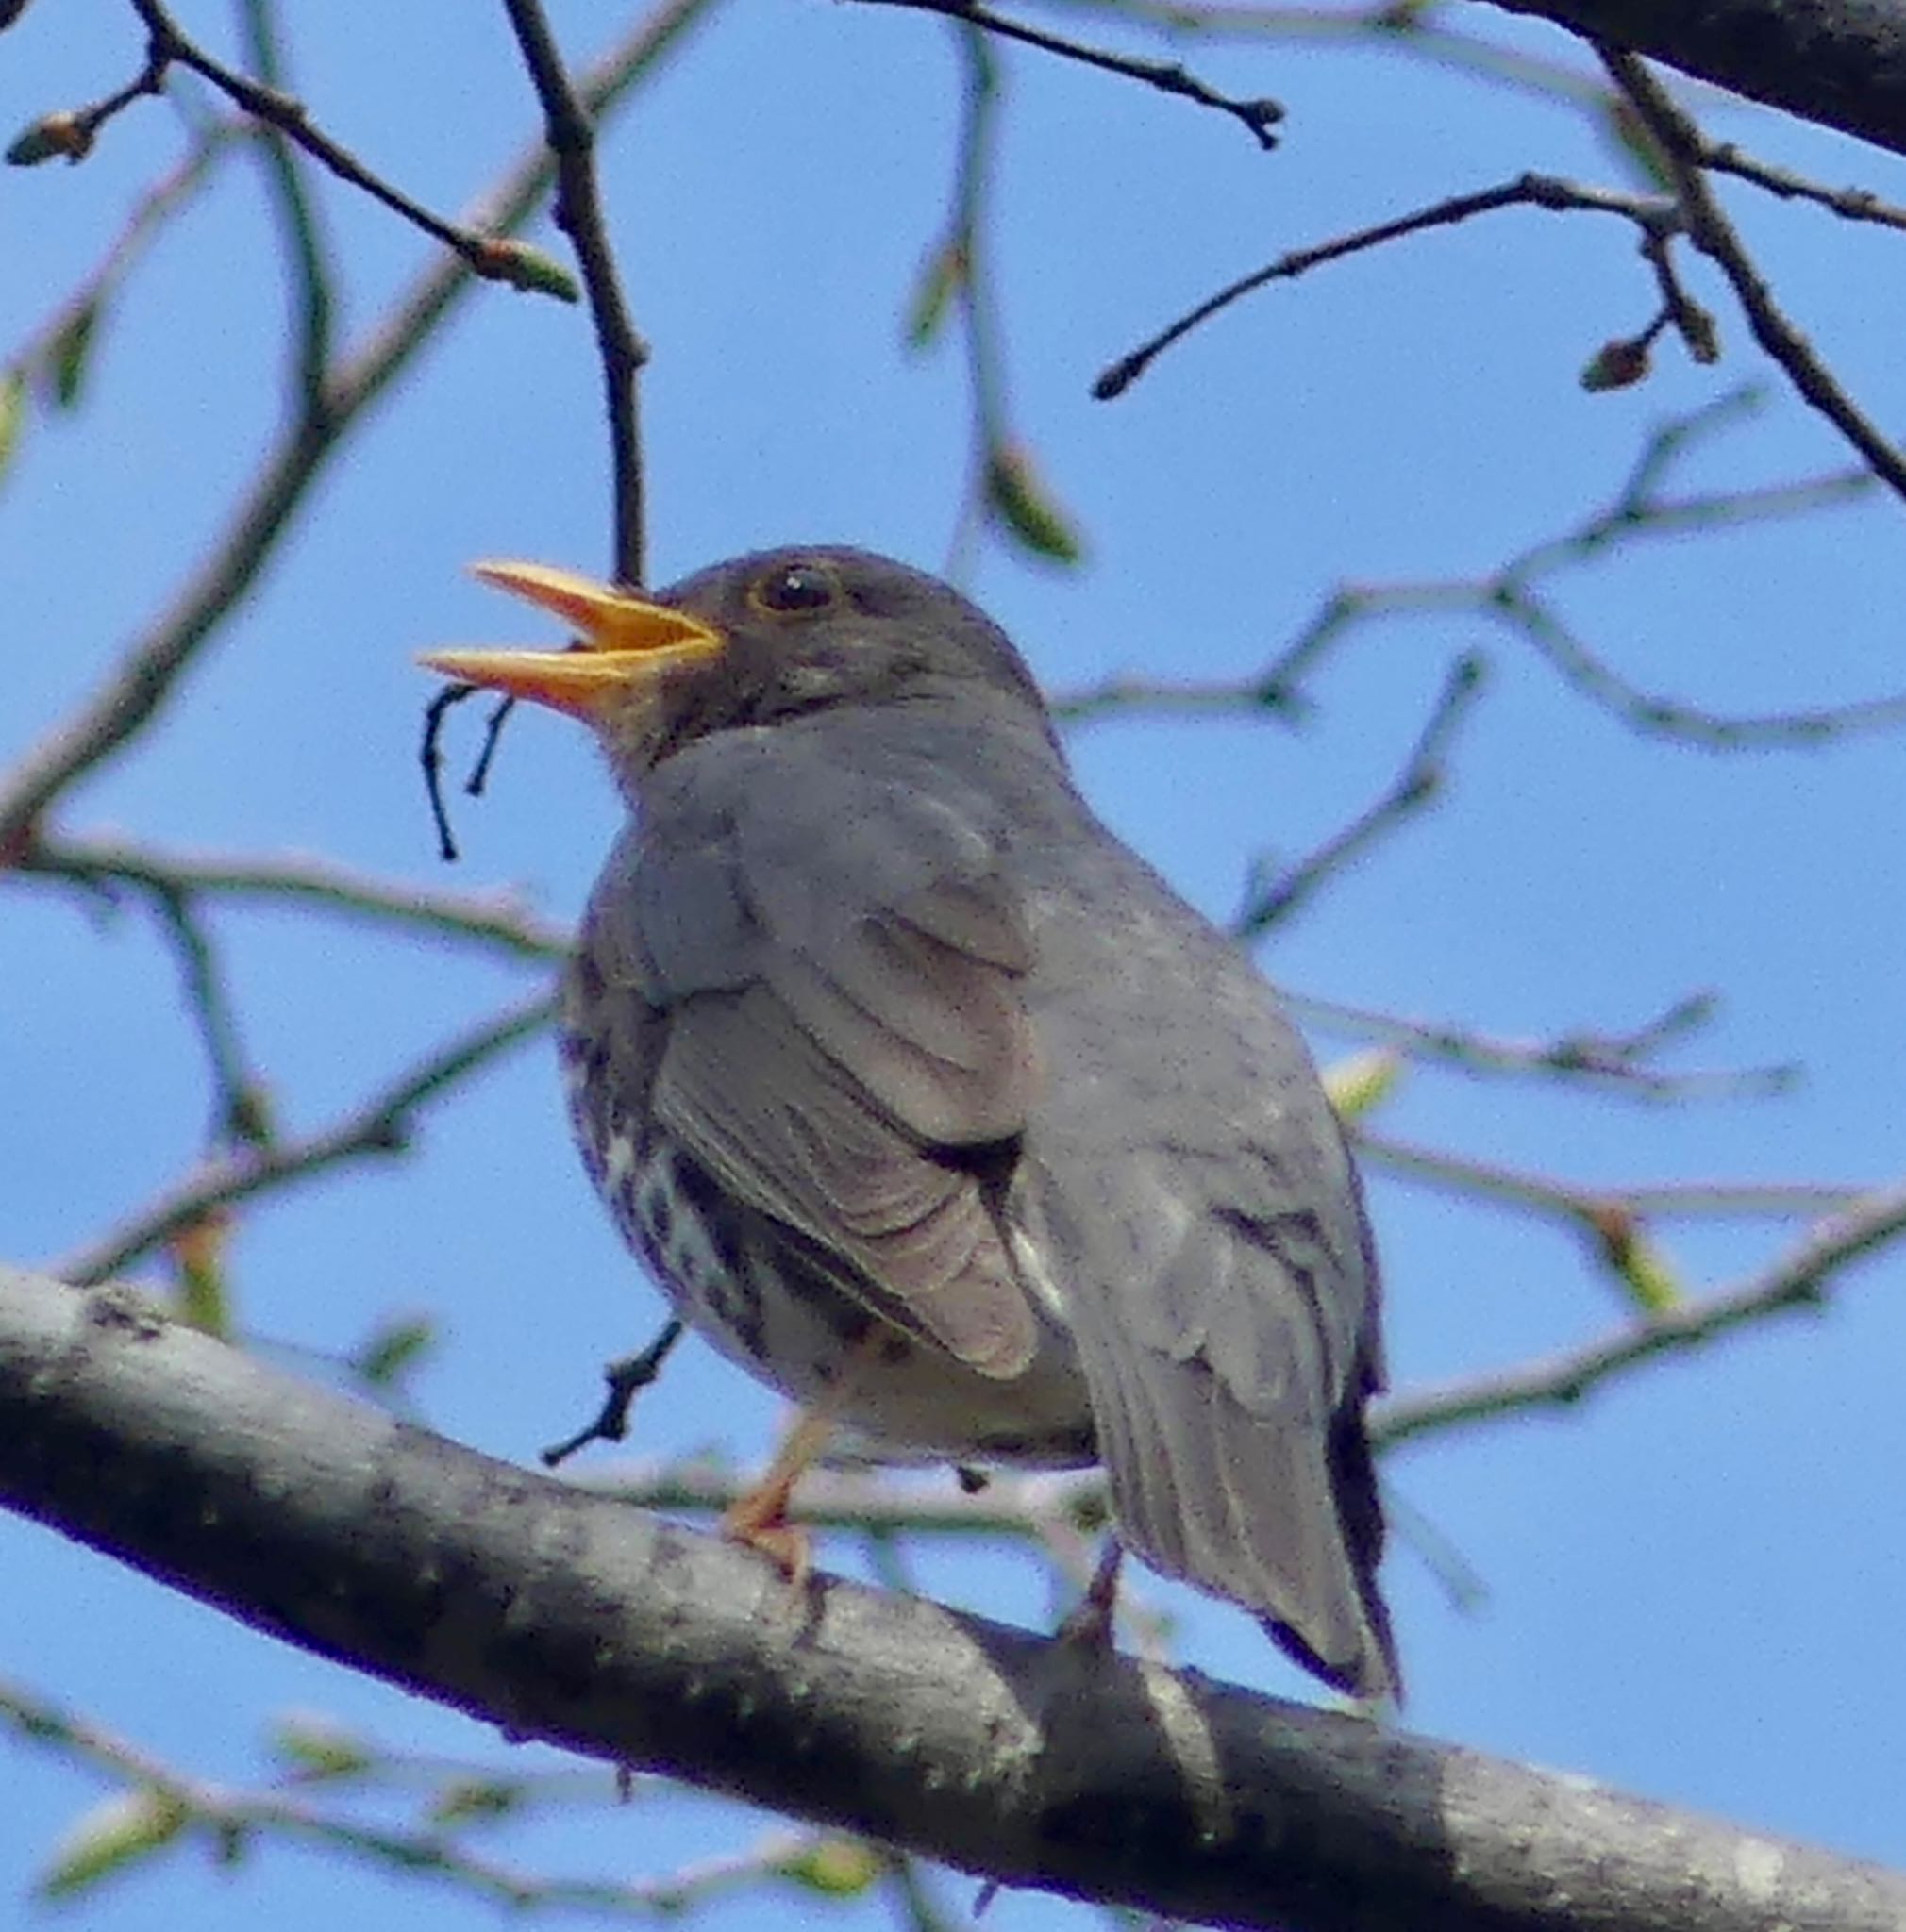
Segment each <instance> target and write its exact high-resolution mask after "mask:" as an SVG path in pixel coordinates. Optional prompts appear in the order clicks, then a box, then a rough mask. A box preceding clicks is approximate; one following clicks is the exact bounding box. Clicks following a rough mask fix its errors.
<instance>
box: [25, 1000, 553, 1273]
mask: <svg viewBox="0 0 1906 1932" xmlns="http://www.w3.org/2000/svg"><path fill="white" fill-rule="evenodd" d="M552 1010H553V1002H552V1001H551V999H550V998H549V996H548V995H547V994H543V995H540V996H539V997H538V998H536V999H534V1000H530V1001H527V1002H525V1003H523V1004H521V1005H518V1006H514V1007H510V1008H505V1009H504V1011H503V1012H501V1013H499V1014H497V1015H495V1016H493V1018H491V1019H488V1020H485V1021H484V1022H482V1023H481V1024H479V1025H476V1026H474V1027H472V1028H471V1029H470V1030H469V1031H468V1032H465V1033H462V1034H460V1035H459V1036H458V1037H457V1038H456V1039H454V1040H452V1041H450V1042H449V1043H448V1044H447V1045H445V1046H443V1047H441V1048H440V1049H439V1050H438V1051H437V1052H436V1053H434V1054H432V1055H430V1056H429V1057H428V1058H426V1059H424V1060H422V1061H420V1062H419V1063H418V1064H417V1065H416V1066H415V1067H412V1068H410V1070H409V1071H408V1072H406V1073H405V1074H402V1075H401V1076H400V1077H399V1078H398V1079H397V1080H396V1081H394V1082H393V1084H392V1085H390V1086H388V1087H386V1088H384V1089H383V1090H382V1091H380V1092H377V1093H376V1094H373V1095H372V1097H371V1098H370V1099H369V1100H367V1101H365V1102H364V1103H363V1104H362V1105H361V1106H359V1107H358V1108H354V1109H353V1110H352V1111H351V1112H350V1113H348V1114H346V1115H344V1116H343V1118H342V1119H340V1120H338V1121H335V1122H334V1123H333V1124H331V1125H330V1126H328V1127H326V1128H324V1129H322V1130H321V1131H320V1132H318V1133H315V1134H307V1135H300V1136H297V1137H294V1138H287V1139H283V1140H278V1141H273V1142H271V1143H270V1144H269V1145H266V1146H262V1147H251V1148H246V1149H242V1150H240V1151H237V1152H234V1153H232V1154H229V1155H226V1156H225V1157H223V1158H220V1159H217V1160H215V1161H213V1162H211V1163H210V1164H209V1165H208V1166H206V1167H204V1168H202V1169H200V1170H199V1172H198V1173H197V1174H194V1175H193V1176H192V1178H191V1179H190V1180H187V1181H183V1182H181V1183H180V1184H179V1185H178V1186H176V1187H175V1188H173V1189H171V1190H169V1191H167V1192H166V1193H164V1194H161V1195H160V1196H159V1198H158V1199H157V1200H156V1201H152V1202H150V1203H148V1204H147V1205H146V1206H145V1207H144V1208H141V1209H140V1210H139V1211H138V1212H137V1213H136V1214H134V1215H132V1216H130V1217H129V1218H128V1219H127V1220H125V1221H124V1222H122V1223H121V1224H120V1225H119V1226H118V1227H116V1228H112V1229H109V1231H108V1232H107V1233H106V1234H104V1235H102V1236H101V1237H100V1238H99V1239H98V1240H97V1241H93V1242H92V1244H91V1245H90V1246H87V1247H84V1248H81V1249H79V1250H77V1251H76V1252H75V1253H74V1254H72V1255H70V1256H68V1257H66V1258H65V1260H63V1261H61V1262H60V1263H59V1274H60V1277H61V1278H62V1279H63V1280H68V1281H73V1282H77V1283H81V1284H83V1285H91V1284H92V1283H93V1282H98V1281H104V1280H106V1279H107V1278H108V1276H109V1275H112V1274H118V1273H119V1272H120V1271H121V1270H122V1269H124V1268H127V1267H129V1266H130V1265H131V1264H132V1263H133V1262H135V1261H137V1260H140V1259H142V1257H144V1256H146V1255H149V1254H151V1253H152V1251H153V1250H154V1249H155V1248H158V1247H160V1246H162V1245H163V1244H164V1243H165V1242H166V1241H169V1240H170V1239H171V1238H172V1237H173V1236H174V1235H176V1234H177V1233H178V1232H179V1231H180V1230H181V1229H184V1228H189V1227H192V1226H193V1225H195V1224H197V1223H199V1222H200V1221H202V1220H203V1219H204V1218H205V1216H206V1215H207V1214H208V1213H209V1212H211V1211H212V1210H213V1209H215V1208H230V1207H235V1206H236V1205H237V1204H238V1203H240V1202H241V1201H247V1200H250V1199H251V1198H252V1197H253V1196H255V1195H259V1194H262V1193H265V1192H268V1191H269V1192H273V1193H279V1192H283V1191H285V1190H287V1189H288V1188H291V1187H293V1186H294V1185H299V1184H302V1183H303V1182H306V1181H309V1180H314V1179H316V1178H317V1177H318V1176H319V1175H320V1174H326V1173H327V1172H329V1171H330V1170H331V1169H332V1168H335V1167H342V1166H344V1165H346V1164H347V1163H349V1162H352V1161H357V1160H362V1159H366V1158H372V1157H381V1156H386V1155H392V1154H399V1153H402V1152H403V1151H404V1149H405V1147H406V1145H407V1144H408V1142H409V1140H410V1135H411V1133H412V1132H413V1130H414V1128H415V1124H416V1122H415V1115H416V1114H417V1112H418V1110H419V1109H420V1108H422V1107H424V1106H425V1105H426V1103H427V1102H429V1101H431V1100H434V1099H436V1098H438V1097H439V1096H440V1095H442V1094H443V1093H444V1092H445V1091H448V1090H450V1089H451V1088H453V1087H456V1086H458V1085H459V1084H460V1083H461V1082H462V1081H463V1080H465V1079H467V1078H468V1077H469V1076H470V1075H471V1074H475V1073H477V1072H479V1071H480V1070H481V1069H482V1068H484V1067H486V1066H488V1065H489V1064H490V1062H491V1061H493V1060H494V1059H496V1058H498V1057H499V1056H500V1055H502V1054H503V1053H505V1052H507V1051H508V1050H509V1049H510V1047H513V1046H516V1045H518V1044H519V1043H520V1042H521V1041H525V1040H527V1039H529V1038H530V1037H531V1036H532V1035H533V1034H536V1033H540V1032H541V1031H542V1030H543V1026H544V1025H546V1024H548V1021H549V1016H550V1013H551V1011H552Z"/></svg>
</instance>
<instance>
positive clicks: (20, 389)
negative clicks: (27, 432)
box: [0, 369, 26, 476]
mask: <svg viewBox="0 0 1906 1932" xmlns="http://www.w3.org/2000/svg"><path fill="white" fill-rule="evenodd" d="M25 427H26V377H25V374H24V373H23V372H22V371H20V370H18V369H8V370H6V371H0V476H5V475H6V474H7V466H8V464H9V463H10V462H12V460H13V455H14V452H15V451H16V450H18V449H19V447H20V432H21V431H22V430H23V429H25Z"/></svg>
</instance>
